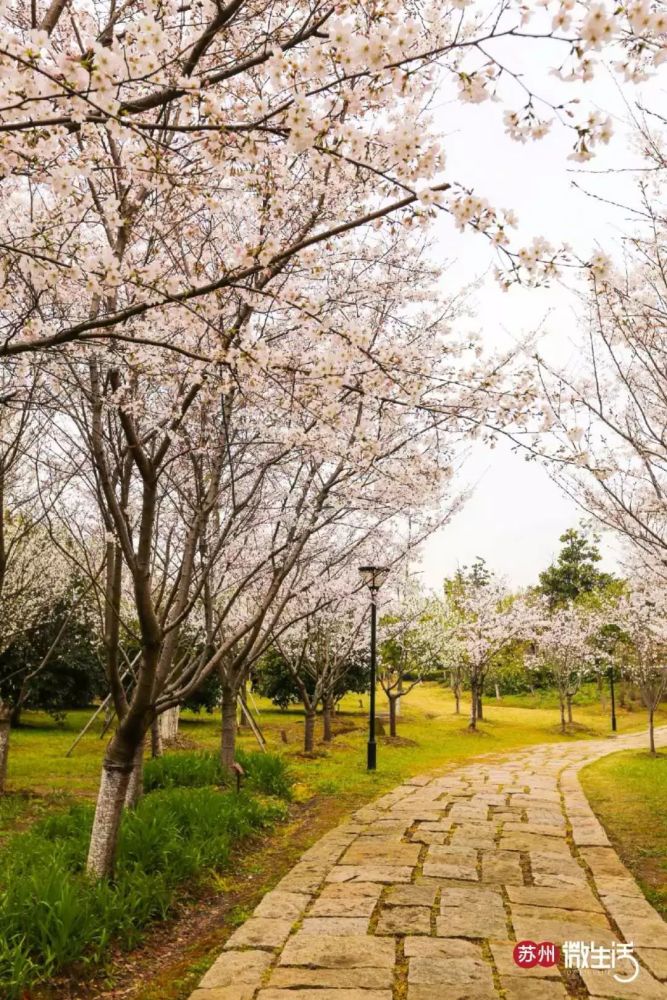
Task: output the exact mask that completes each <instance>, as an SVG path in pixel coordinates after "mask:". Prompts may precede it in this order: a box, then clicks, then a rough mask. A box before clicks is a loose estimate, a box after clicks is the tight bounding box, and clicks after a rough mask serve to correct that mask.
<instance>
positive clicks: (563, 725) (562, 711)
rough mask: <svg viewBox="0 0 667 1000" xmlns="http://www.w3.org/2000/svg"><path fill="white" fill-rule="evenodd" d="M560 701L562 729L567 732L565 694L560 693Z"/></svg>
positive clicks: (562, 731)
mask: <svg viewBox="0 0 667 1000" xmlns="http://www.w3.org/2000/svg"><path fill="white" fill-rule="evenodd" d="M558 703H559V705H560V731H561V733H564V732H565V702H564V701H563V696H562V695H559V697H558Z"/></svg>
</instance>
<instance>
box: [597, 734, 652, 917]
mask: <svg viewBox="0 0 667 1000" xmlns="http://www.w3.org/2000/svg"><path fill="white" fill-rule="evenodd" d="M580 780H581V784H582V786H583V789H584V791H585V793H586V796H587V797H588V800H589V802H590V804H591V806H592V807H593V809H594V810H595V812H596V813H597V815H598V817H599V819H600V820H601V822H602V824H603V826H604V828H605V830H606V831H607V834H608V836H609V839H610V840H611V842H612V844H613V845H614V847H615V848H616V850H617V851H618V853H619V855H620V856H621V858H622V859H623V861H624V862H625V864H626V865H627V866H628V868H629V869H630V871H631V872H632V873H633V875H634V876H635V878H636V879H637V881H638V882H639V884H640V885H641V887H642V891H643V892H644V895H645V896H646V898H647V899H648V900H649V901H650V902H651V903H652V905H653V906H655V908H656V909H657V910H658V911H659V912H660V913H661V914H662V916H663V917H664V918H665V919H667V752H665V751H663V752H662V753H659V754H658V755H657V756H656V757H651V756H650V754H649V753H648V751H643V750H640V751H638V750H628V751H625V752H623V753H615V754H610V755H609V756H608V757H602V758H601V759H600V760H598V761H595V763H594V764H590V765H589V766H588V767H586V768H584V769H583V770H582V771H581V775H580Z"/></svg>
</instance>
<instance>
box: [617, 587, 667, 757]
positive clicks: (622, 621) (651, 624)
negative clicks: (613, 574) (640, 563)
mask: <svg viewBox="0 0 667 1000" xmlns="http://www.w3.org/2000/svg"><path fill="white" fill-rule="evenodd" d="M666 612H667V607H666V606H665V599H664V590H663V585H662V583H661V582H659V581H653V582H652V583H647V582H646V581H644V582H639V581H635V582H634V583H633V586H632V589H631V591H630V593H629V594H626V595H624V596H623V597H621V598H620V600H619V601H618V602H617V605H616V608H615V618H614V624H615V625H617V627H618V628H619V629H620V631H621V637H622V638H621V642H620V643H617V645H616V647H615V650H614V655H615V657H616V658H617V659H618V661H619V663H620V666H621V669H622V670H623V672H624V673H625V675H626V676H627V677H628V678H629V679H630V680H631V681H633V683H635V684H637V686H638V687H639V690H640V691H641V696H642V701H643V702H644V706H645V708H646V712H647V715H648V733H649V749H650V752H651V754H653V755H654V756H655V752H656V750H655V712H656V709H657V708H658V705H659V703H660V700H661V699H662V697H663V696H664V694H665V692H666V691H667V625H666V621H667V618H666Z"/></svg>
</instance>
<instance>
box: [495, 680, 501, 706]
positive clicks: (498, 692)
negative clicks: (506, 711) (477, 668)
mask: <svg viewBox="0 0 667 1000" xmlns="http://www.w3.org/2000/svg"><path fill="white" fill-rule="evenodd" d="M496 701H500V688H499V687H498V682H497V681H496Z"/></svg>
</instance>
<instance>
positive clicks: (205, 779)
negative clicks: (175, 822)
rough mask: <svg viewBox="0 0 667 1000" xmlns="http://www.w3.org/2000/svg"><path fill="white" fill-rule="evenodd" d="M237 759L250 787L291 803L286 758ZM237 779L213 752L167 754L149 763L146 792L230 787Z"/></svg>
mask: <svg viewBox="0 0 667 1000" xmlns="http://www.w3.org/2000/svg"><path fill="white" fill-rule="evenodd" d="M236 759H237V761H238V762H239V764H240V765H241V767H242V768H243V770H244V771H245V774H246V777H245V783H246V784H247V785H248V787H250V788H252V789H254V790H255V791H257V792H261V793H262V794H263V795H275V796H277V797H278V798H281V799H289V798H290V797H291V794H292V784H293V780H292V777H291V775H290V773H289V770H288V768H287V765H286V763H285V760H284V758H283V757H281V756H280V755H279V754H273V753H259V752H257V751H253V752H251V751H247V750H238V751H237V753H236ZM234 781H235V778H234V776H233V775H232V774H230V773H229V771H226V770H225V769H223V767H222V765H221V764H220V760H219V758H218V756H217V754H214V753H212V752H210V751H205V752H204V751H196V752H193V753H183V752H180V753H166V754H164V756H162V757H155V758H153V760H148V761H146V764H145V767H144V789H145V791H147V792H152V791H154V790H155V789H158V788H203V787H205V786H207V785H222V786H230V785H231V784H232V783H233V782H234Z"/></svg>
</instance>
